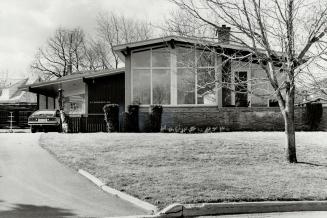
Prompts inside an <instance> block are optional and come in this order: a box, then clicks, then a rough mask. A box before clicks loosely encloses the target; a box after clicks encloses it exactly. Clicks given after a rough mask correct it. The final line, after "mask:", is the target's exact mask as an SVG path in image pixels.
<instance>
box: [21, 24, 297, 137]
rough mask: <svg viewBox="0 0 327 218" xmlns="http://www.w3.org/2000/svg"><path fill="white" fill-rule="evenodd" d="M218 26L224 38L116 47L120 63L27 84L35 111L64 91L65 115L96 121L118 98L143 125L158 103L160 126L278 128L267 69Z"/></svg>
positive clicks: (53, 105)
mask: <svg viewBox="0 0 327 218" xmlns="http://www.w3.org/2000/svg"><path fill="white" fill-rule="evenodd" d="M221 28H222V29H221V30H220V32H222V33H224V34H221V38H222V39H220V40H219V41H218V40H217V41H215V42H208V41H202V40H201V41H199V40H198V39H194V38H188V37H180V36H166V37H161V38H156V39H150V40H145V41H138V42H133V43H128V44H123V45H117V46H115V47H114V50H115V52H116V53H117V54H118V55H119V57H120V58H121V60H123V61H124V63H125V68H121V69H115V70H101V71H96V72H94V71H87V72H80V73H74V74H71V75H68V76H65V77H62V78H59V79H57V80H54V81H46V82H41V83H35V84H31V85H28V86H25V87H24V88H25V89H26V90H29V91H30V92H33V93H36V94H37V96H38V98H37V99H38V100H37V102H38V107H39V108H40V109H42V108H58V90H59V89H62V90H63V96H64V110H65V112H66V113H67V114H69V115H70V116H83V117H88V118H89V119H90V117H92V116H93V117H95V116H98V117H99V116H101V117H102V118H101V122H102V120H103V110H102V108H103V106H104V105H105V104H108V103H116V104H119V105H120V112H124V111H127V108H128V105H132V104H139V105H140V118H139V128H140V130H141V131H142V130H144V129H146V123H147V119H148V118H147V117H148V112H149V108H150V107H151V105H156V104H160V105H162V106H163V114H162V125H165V126H176V125H180V126H193V125H197V126H227V127H230V128H232V129H235V130H254V129H256V130H258V129H259V130H278V129H283V121H282V119H281V115H280V113H279V108H278V107H276V106H277V105H276V102H275V101H274V96H272V95H271V93H272V92H271V91H272V87H271V85H270V84H269V82H267V80H265V79H264V78H265V72H264V70H263V69H262V68H261V67H260V66H259V64H258V63H257V61H256V58H255V57H254V55H253V54H252V53H251V52H250V51H249V50H248V48H246V47H242V46H239V45H234V44H230V43H229V41H228V40H229V35H228V33H229V32H228V31H229V30H230V29H229V28H228V27H225V26H222V27H221ZM226 33H227V34H226ZM277 58H278V57H276V60H277ZM276 63H277V64H278V61H276ZM299 120H300V119H299ZM98 121H99V119H97V122H98Z"/></svg>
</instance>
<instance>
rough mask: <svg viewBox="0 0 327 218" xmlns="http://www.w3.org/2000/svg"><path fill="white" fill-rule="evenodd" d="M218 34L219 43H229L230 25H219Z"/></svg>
mask: <svg viewBox="0 0 327 218" xmlns="http://www.w3.org/2000/svg"><path fill="white" fill-rule="evenodd" d="M216 35H217V36H218V42H219V43H224V44H229V42H230V27H227V26H226V25H222V26H221V27H218V28H217V30H216Z"/></svg>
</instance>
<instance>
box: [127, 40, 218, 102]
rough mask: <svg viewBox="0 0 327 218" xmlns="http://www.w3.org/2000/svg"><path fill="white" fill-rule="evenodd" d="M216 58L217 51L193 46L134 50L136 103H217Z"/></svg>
mask: <svg viewBox="0 0 327 218" xmlns="http://www.w3.org/2000/svg"><path fill="white" fill-rule="evenodd" d="M215 58H216V55H215V52H213V51H210V50H209V49H203V48H201V49H200V48H195V47H191V46H189V47H187V46H185V47H181V46H176V47H175V48H174V49H170V48H168V47H161V48H151V49H148V50H141V51H134V52H132V58H131V59H132V62H131V63H132V98H133V101H134V103H135V102H136V103H140V104H145V105H149V104H162V105H170V104H179V105H185V104H186V105H187V104H190V105H194V104H204V105H215V104H217V99H216V98H217V95H216V90H217V89H216V83H217V81H216V70H215Z"/></svg>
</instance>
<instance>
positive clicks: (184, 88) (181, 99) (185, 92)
mask: <svg viewBox="0 0 327 218" xmlns="http://www.w3.org/2000/svg"><path fill="white" fill-rule="evenodd" d="M194 89H195V74H194V71H193V70H192V69H191V68H189V69H177V104H195V92H194Z"/></svg>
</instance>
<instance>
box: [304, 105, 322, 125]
mask: <svg viewBox="0 0 327 218" xmlns="http://www.w3.org/2000/svg"><path fill="white" fill-rule="evenodd" d="M322 112H323V108H322V104H321V103H307V104H306V110H305V123H306V124H307V125H308V127H309V130H313V131H314V130H317V129H318V127H319V124H320V121H321V117H322Z"/></svg>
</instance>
